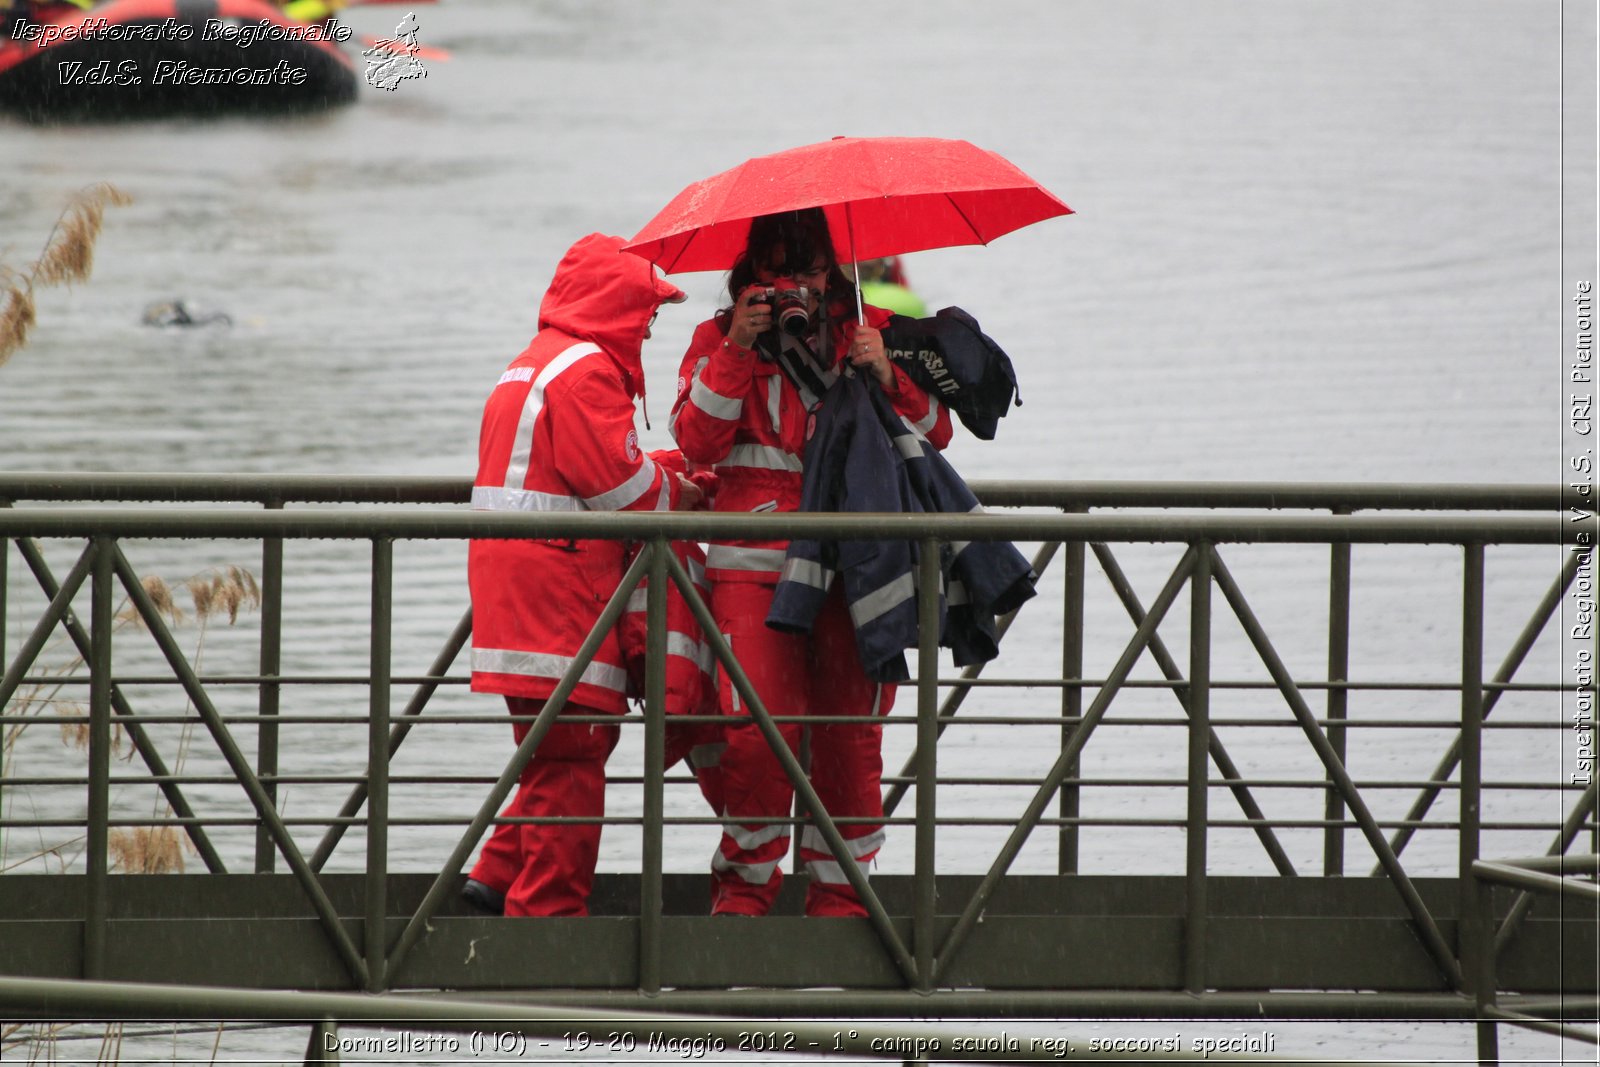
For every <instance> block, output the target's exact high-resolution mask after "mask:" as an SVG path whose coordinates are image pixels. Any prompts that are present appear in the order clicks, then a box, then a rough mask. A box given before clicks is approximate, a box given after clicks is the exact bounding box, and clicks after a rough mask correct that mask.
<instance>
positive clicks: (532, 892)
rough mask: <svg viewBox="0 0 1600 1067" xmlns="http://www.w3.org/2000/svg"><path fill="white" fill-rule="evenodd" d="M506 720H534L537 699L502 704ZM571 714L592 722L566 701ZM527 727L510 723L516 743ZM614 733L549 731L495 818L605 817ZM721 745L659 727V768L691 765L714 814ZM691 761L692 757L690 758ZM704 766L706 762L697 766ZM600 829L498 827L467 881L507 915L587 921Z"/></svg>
mask: <svg viewBox="0 0 1600 1067" xmlns="http://www.w3.org/2000/svg"><path fill="white" fill-rule="evenodd" d="M505 699H506V704H507V705H508V706H509V708H510V711H511V714H513V715H527V716H534V715H537V714H539V711H540V709H542V708H543V707H544V701H543V700H529V699H525V698H523V697H506V698H505ZM567 707H569V708H571V709H572V714H574V715H599V714H602V713H601V712H598V711H596V710H595V709H593V708H585V707H583V706H581V705H577V704H573V703H571V702H568V704H567ZM530 725H531V723H522V722H516V723H512V724H511V729H512V734H513V736H515V738H516V741H517V744H519V745H520V744H522V739H523V738H524V737H526V736H527V734H528V727H529V726H530ZM620 734H621V727H618V726H600V725H595V726H580V725H577V724H575V723H568V722H563V721H562V720H561V719H560V717H557V719H556V721H555V722H554V723H552V724H551V726H550V732H549V733H547V734H545V735H544V740H543V741H541V742H540V743H539V748H538V751H536V752H535V753H534V754H533V757H532V758H531V759H529V760H528V765H527V766H526V767H524V768H523V769H522V776H521V778H520V779H519V784H518V786H517V791H516V792H515V793H514V794H512V797H511V800H510V802H509V803H507V804H506V806H505V809H504V810H503V811H501V812H500V815H501V817H502V818H508V819H509V818H548V817H552V816H581V817H585V818H594V819H598V818H601V817H602V816H604V815H605V813H606V760H607V759H608V758H609V757H610V755H611V752H612V750H613V749H615V748H616V747H617V740H618V738H619V736H620ZM721 740H722V731H721V729H720V728H719V727H712V726H707V725H693V726H691V725H685V724H678V723H673V722H668V724H667V738H666V741H667V746H666V760H665V763H666V766H668V767H671V766H672V765H673V764H675V763H677V762H678V760H680V759H688V760H690V761H691V763H692V764H697V765H695V766H694V767H693V769H694V774H695V777H696V779H697V780H698V781H699V783H700V791H701V793H703V794H704V795H705V798H706V802H707V803H709V804H710V805H711V808H712V810H713V811H715V812H717V813H719V814H720V813H721V810H722V772H721V768H720V767H719V766H718V765H717V764H716V762H715V759H716V754H715V751H712V752H711V753H710V754H709V755H708V756H701V753H702V752H703V751H704V750H705V749H706V747H708V746H709V747H710V748H711V749H713V750H714V749H715V748H716V747H717V744H718V743H720V742H721ZM697 757H698V758H697ZM705 760H709V761H710V762H709V763H706V762H703V761H705ZM600 829H601V828H600V825H599V824H598V823H596V824H595V825H592V826H582V825H573V824H564V825H545V826H536V825H531V824H527V823H523V824H501V825H499V826H496V827H495V828H494V832H493V833H491V834H490V835H489V839H488V840H487V841H485V842H484V843H483V848H482V850H481V851H480V852H479V854H478V862H477V863H476V864H475V865H474V866H473V868H472V873H471V875H469V877H471V878H472V879H473V880H475V881H479V882H482V883H483V884H484V885H486V886H488V887H489V888H491V889H493V890H494V891H495V892H497V893H502V894H504V895H505V898H506V911H505V913H506V914H507V915H587V914H589V892H590V890H592V889H593V888H594V869H595V864H596V862H597V861H598V859H599V855H600Z"/></svg>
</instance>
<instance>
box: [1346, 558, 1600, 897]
mask: <svg viewBox="0 0 1600 1067" xmlns="http://www.w3.org/2000/svg"><path fill="white" fill-rule="evenodd" d="M1586 551H1588V550H1587V549H1574V550H1573V551H1571V552H1569V553H1568V554H1567V558H1566V561H1565V562H1564V563H1563V564H1562V566H1561V573H1560V574H1559V575H1558V576H1557V577H1556V580H1555V581H1554V582H1553V583H1551V585H1550V588H1549V590H1547V591H1546V592H1545V595H1544V599H1543V600H1541V601H1539V606H1538V607H1536V608H1534V609H1533V614H1532V615H1531V616H1529V617H1528V622H1527V625H1526V626H1524V627H1523V628H1522V633H1520V634H1519V635H1517V639H1516V641H1515V642H1513V643H1512V646H1511V649H1510V651H1508V652H1507V653H1506V657H1505V659H1504V660H1502V661H1501V663H1500V669H1499V670H1497V671H1495V673H1494V680H1493V683H1492V686H1493V688H1486V689H1485V690H1484V692H1483V717H1484V718H1485V719H1487V718H1488V717H1489V712H1491V711H1493V710H1494V706H1495V705H1496V704H1498V703H1499V702H1500V697H1501V696H1502V695H1503V694H1504V693H1505V690H1504V689H1501V688H1499V686H1502V685H1505V684H1506V683H1507V682H1509V681H1511V679H1513V678H1515V677H1516V674H1517V670H1518V668H1520V667H1521V666H1522V661H1523V660H1524V659H1526V658H1527V656H1528V653H1529V651H1531V650H1532V649H1533V646H1534V643H1535V642H1536V641H1538V639H1539V635H1540V634H1541V633H1543V632H1544V628H1545V626H1547V625H1548V624H1549V622H1550V617H1551V616H1552V615H1554V614H1555V611H1556V608H1557V606H1559V605H1560V603H1561V598H1562V597H1563V596H1565V595H1566V592H1567V589H1568V587H1569V586H1571V585H1572V581H1573V579H1574V578H1575V577H1576V576H1577V573H1578V566H1579V564H1580V563H1581V562H1582V559H1583V553H1584V552H1586ZM1461 745H1462V737H1461V731H1460V730H1457V731H1456V736H1455V739H1454V740H1452V741H1451V742H1450V747H1449V749H1448V750H1446V752H1445V754H1444V757H1443V758H1442V759H1441V760H1440V761H1439V765H1438V766H1437V767H1435V768H1434V769H1433V774H1432V776H1431V777H1430V778H1429V779H1428V781H1429V782H1430V783H1431V784H1429V785H1427V786H1424V787H1423V788H1422V790H1421V792H1419V793H1418V794H1417V799H1416V801H1415V802H1414V803H1413V804H1412V805H1411V810H1410V811H1408V812H1407V813H1406V822H1408V823H1418V822H1421V821H1422V819H1423V817H1424V816H1426V815H1427V814H1428V809H1429V808H1431V807H1433V802H1434V801H1435V800H1437V799H1439V794H1440V792H1442V791H1443V785H1444V783H1445V782H1448V781H1449V780H1450V775H1451V774H1453V773H1455V769H1456V765H1457V764H1458V763H1460V762H1461ZM1416 832H1417V828H1416V827H1415V826H1402V827H1401V828H1400V829H1399V830H1398V831H1396V832H1395V835H1394V837H1393V838H1391V839H1390V841H1389V847H1391V848H1393V849H1394V853H1395V855H1397V856H1398V855H1399V854H1400V853H1401V852H1402V851H1404V850H1405V847H1406V843H1407V842H1409V841H1410V840H1411V837H1412V835H1413V834H1415V833H1416ZM1372 873H1373V874H1377V873H1378V869H1377V868H1376V867H1375V868H1373V871H1372Z"/></svg>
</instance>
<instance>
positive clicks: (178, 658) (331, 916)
mask: <svg viewBox="0 0 1600 1067" xmlns="http://www.w3.org/2000/svg"><path fill="white" fill-rule="evenodd" d="M113 550H114V551H115V553H116V556H115V560H114V562H115V564H116V570H117V577H118V578H120V579H121V580H122V585H123V588H125V589H126V590H127V592H128V597H129V599H130V600H132V601H133V605H134V608H135V609H136V610H137V611H138V612H139V614H140V616H142V617H143V618H144V621H145V625H146V626H147V627H149V629H150V636H151V637H153V638H154V639H155V642H156V645H157V646H158V647H159V648H160V649H161V653H162V655H164V656H166V658H167V663H168V664H169V665H171V667H172V670H173V672H174V673H175V674H177V676H178V680H179V682H181V683H182V684H183V688H184V691H185V692H187V693H188V694H189V699H190V700H192V701H193V702H194V707H195V711H197V712H198V713H199V715H200V718H201V720H202V721H203V722H204V723H205V725H206V729H207V730H209V731H210V733H211V737H212V739H213V740H214V741H216V743H217V750H218V751H219V752H221V753H222V757H223V759H225V760H227V762H228V766H229V768H230V769H231V770H232V771H233V773H234V775H235V777H237V778H238V779H239V785H240V786H241V787H243V789H244V791H245V793H246V795H248V796H249V798H250V802H251V803H252V804H254V805H255V809H256V815H257V817H258V818H260V819H261V821H262V822H264V823H266V825H267V830H268V832H269V833H271V835H272V838H273V840H274V841H275V842H277V845H278V850H279V852H280V853H281V854H282V856H283V858H284V859H285V860H286V861H287V862H288V864H289V866H290V868H291V869H292V870H293V871H294V875H295V878H296V879H297V880H298V881H299V882H300V886H301V888H302V889H304V890H305V893H306V896H307V897H308V898H309V899H310V901H311V905H312V907H313V908H315V909H316V912H317V918H318V919H320V920H321V921H322V925H323V929H324V930H325V931H326V933H327V935H328V940H329V941H330V942H331V943H332V945H333V949H334V951H335V952H337V953H338V955H339V958H340V959H341V960H342V961H343V962H344V965H345V967H346V969H348V970H349V972H350V975H351V977H352V978H354V979H355V981H356V985H357V987H358V988H362V989H365V988H366V985H367V965H366V963H365V961H363V960H362V958H361V954H360V953H359V952H357V951H356V946H355V942H354V941H352V940H351V939H350V934H349V933H348V932H347V931H346V930H345V928H344V924H343V923H342V922H340V920H339V913H338V912H337V911H335V910H334V907H333V902H332V901H331V900H329V899H328V894H327V893H326V892H324V891H323V888H322V885H321V883H320V882H318V881H317V875H316V872H315V871H313V870H312V869H311V868H310V867H309V866H308V865H307V864H306V859H305V857H304V856H303V855H301V854H300V849H299V848H298V847H296V845H295V843H294V838H293V837H292V836H291V835H290V833H289V828H288V827H287V826H286V825H285V824H284V822H283V817H282V816H281V815H279V814H278V810H277V808H275V807H273V804H272V798H271V797H270V796H268V795H267V791H266V790H265V789H264V788H262V785H261V780H260V779H259V778H257V777H256V773H255V768H253V767H251V766H250V761H249V760H248V759H246V758H245V755H244V753H243V752H242V751H240V749H239V746H238V744H237V743H235V741H234V740H233V735H232V734H231V733H230V732H229V731H228V724H227V723H226V722H224V721H223V718H222V716H221V714H219V713H218V711H217V709H216V706H215V705H214V704H212V703H211V697H210V696H208V695H207V694H206V690H205V686H203V685H201V684H200V679H199V677H198V676H196V674H195V673H194V668H193V667H192V666H191V665H190V664H189V660H188V659H187V657H185V656H184V654H183V650H182V649H181V648H179V647H178V642H177V641H175V640H174V639H173V637H172V632H171V631H170V630H168V629H167V625H166V623H165V622H163V621H162V619H161V613H160V612H159V611H158V610H156V606H155V603H154V601H152V600H151V599H150V594H149V593H147V592H145V588H144V586H143V584H141V583H140V581H139V575H138V574H137V573H136V572H135V571H134V569H133V567H132V565H130V564H129V563H128V558H127V557H126V556H125V555H123V553H122V547H121V546H120V545H115V544H114V545H113Z"/></svg>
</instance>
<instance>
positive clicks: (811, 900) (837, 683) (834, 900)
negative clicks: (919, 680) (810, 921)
mask: <svg viewBox="0 0 1600 1067" xmlns="http://www.w3.org/2000/svg"><path fill="white" fill-rule="evenodd" d="M811 651H812V655H813V657H814V660H813V664H812V677H813V679H814V680H815V687H814V689H813V692H812V699H811V714H813V715H818V716H830V715H858V716H861V717H862V720H863V721H862V722H861V723H860V724H859V725H858V724H856V723H834V724H830V723H816V724H813V725H812V727H811V784H812V785H813V786H814V787H815V788H816V791H817V797H818V799H820V800H821V801H822V806H823V807H824V808H826V809H827V811H828V813H829V814H830V815H832V816H834V817H835V818H871V819H881V818H882V817H883V795H882V792H881V781H882V778H883V727H882V725H880V724H879V722H878V717H879V716H881V715H885V714H887V713H888V712H889V709H890V708H891V707H892V706H893V704H894V686H892V685H879V684H878V683H876V682H873V681H871V680H870V679H869V678H867V676H866V673H865V672H864V671H863V670H862V667H861V660H860V656H859V654H858V653H857V651H856V643H855V628H854V626H853V625H852V624H851V622H850V616H849V613H848V612H847V610H846V609H845V606H844V599H843V597H842V596H841V595H840V594H839V592H838V590H835V591H834V593H833V595H831V596H830V597H829V598H828V600H827V603H826V604H825V605H824V606H823V609H822V611H821V613H820V614H819V615H818V617H817V623H816V626H815V627H814V629H813V631H812V648H811ZM839 832H840V834H841V835H842V836H843V837H844V839H845V847H846V848H847V849H848V850H849V852H850V855H851V856H852V857H853V858H854V859H855V861H856V863H857V865H858V866H860V867H861V869H862V873H866V872H867V871H868V870H869V869H870V867H871V865H872V862H873V860H874V859H875V858H876V857H877V855H878V849H879V848H880V847H881V846H882V845H883V840H884V833H883V827H882V825H881V824H879V823H845V824H843V825H840V827H839ZM800 862H801V863H803V864H805V868H806V873H807V875H808V876H809V877H810V884H809V885H808V886H807V888H806V914H807V915H816V916H859V915H865V914H866V909H865V908H864V907H863V906H862V904H861V900H860V898H859V897H858V896H857V895H856V891H855V889H854V888H853V887H852V886H851V885H850V882H849V880H848V879H847V878H846V877H845V874H844V869H843V867H842V866H841V865H840V862H839V860H838V858H836V857H835V856H834V855H833V853H832V852H831V851H830V850H829V849H828V845H827V842H826V841H825V840H824V839H823V836H822V834H821V833H820V832H819V831H818V830H817V828H816V827H815V826H809V825H808V826H806V827H804V828H802V830H801V832H800Z"/></svg>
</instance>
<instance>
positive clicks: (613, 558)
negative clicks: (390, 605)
mask: <svg viewBox="0 0 1600 1067" xmlns="http://www.w3.org/2000/svg"><path fill="white" fill-rule="evenodd" d="M621 245H622V241H621V239H620V238H616V237H606V236H603V235H599V234H595V235H591V236H590V237H587V238H584V239H582V240H580V241H578V242H577V243H576V244H574V245H573V247H572V248H571V249H570V250H569V251H568V252H567V254H566V256H565V257H564V258H563V259H562V261H561V263H560V265H559V266H558V267H557V268H556V275H555V278H554V280H553V281H552V282H551V285H550V288H549V290H548V291H547V292H546V294H545V297H544V300H543V302H542V304H541V305H540V308H539V332H538V334H537V335H536V336H535V337H534V339H533V341H532V342H531V343H530V344H529V345H528V347H527V349H526V350H525V351H523V353H522V354H521V355H519V356H518V357H517V358H516V359H514V360H512V362H511V365H510V366H509V367H507V368H506V371H505V373H504V374H502V375H501V376H500V380H499V382H498V383H497V384H496V386H495V388H494V389H493V391H492V392H491V393H490V395H489V399H488V401H487V403H486V405H485V407H484V413H483V424H482V429H481V432H480V437H479V446H478V475H477V479H476V481H475V483H474V485H473V490H472V506H473V508H474V509H475V510H484V511H521V512H546V511H650V510H663V511H664V510H668V509H670V508H671V507H672V506H673V505H674V504H675V503H676V500H677V496H678V480H677V479H676V478H675V477H673V476H671V474H670V473H669V472H667V471H666V470H665V469H663V468H662V467H660V466H659V465H658V464H656V463H655V462H654V461H653V460H651V458H650V457H649V456H647V455H644V454H643V453H642V452H641V451H640V449H639V442H638V434H637V432H636V431H635V429H634V423H633V419H634V400H635V398H636V397H638V396H641V395H642V394H643V392H644V373H643V369H642V367H641V365H640V345H641V341H642V338H643V336H644V333H645V331H646V328H647V325H648V321H649V319H650V316H651V315H652V314H654V312H655V309H656V307H657V306H658V305H659V304H660V303H661V301H662V300H663V299H670V298H673V297H676V296H678V295H679V290H678V289H677V288H676V287H674V286H671V285H669V284H667V283H666V282H664V281H662V280H660V279H659V278H657V277H656V274H655V269H654V267H652V266H651V265H650V264H649V263H648V262H646V261H645V260H643V259H640V258H639V257H637V256H633V255H631V254H627V253H623V252H622V251H621ZM624 551H625V546H624V545H623V544H622V542H620V541H602V540H593V541H574V540H482V539H479V540H474V541H473V542H472V543H471V546H470V548H469V550H468V562H467V568H468V581H469V584H470V586H471V591H472V608H473V638H472V688H473V689H474V690H475V691H477V692H487V693H500V694H503V695H506V696H515V697H522V698H534V699H539V698H544V697H548V696H549V695H550V694H551V692H553V691H554V689H555V687H556V685H557V683H558V682H559V681H560V679H561V676H562V675H563V674H564V673H565V671H566V669H567V667H568V666H569V665H570V664H571V662H572V658H573V656H574V655H575V654H576V653H577V651H578V648H579V646H580V645H582V643H583V640H584V638H585V637H586V636H587V635H588V633H589V631H590V630H591V629H592V628H593V627H594V624H595V622H596V621H597V620H598V618H599V616H600V613H601V611H602V610H603V609H604V607H605V605H606V602H607V601H608V600H609V599H610V597H611V594H612V593H613V592H614V591H615V590H616V587H617V585H618V583H619V582H620V580H621V578H622V572H623V562H624V559H623V556H624ZM627 688H628V683H627V673H626V670H625V666H624V662H623V658H622V654H621V651H620V648H619V645H618V641H617V638H616V635H615V631H613V632H612V634H611V635H608V636H607V638H606V641H605V643H604V644H603V645H601V647H600V651H599V652H598V654H597V655H596V656H595V658H594V661H593V662H592V663H591V664H590V665H589V666H588V667H587V668H586V669H585V670H584V672H583V676H582V680H581V681H580V683H579V684H578V686H577V688H576V689H575V690H574V691H573V693H572V698H571V699H572V700H573V701H574V702H575V703H577V704H581V705H583V706H585V707H587V708H591V709H598V710H601V711H606V712H622V711H623V710H625V706H626V705H625V698H626V694H627Z"/></svg>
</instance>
